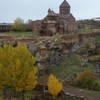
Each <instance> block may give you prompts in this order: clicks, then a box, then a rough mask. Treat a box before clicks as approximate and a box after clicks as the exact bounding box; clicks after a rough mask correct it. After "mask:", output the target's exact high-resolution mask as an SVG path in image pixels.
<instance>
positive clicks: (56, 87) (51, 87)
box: [48, 74, 62, 96]
mask: <svg viewBox="0 0 100 100" xmlns="http://www.w3.org/2000/svg"><path fill="white" fill-rule="evenodd" d="M61 90H62V83H60V82H59V81H58V79H57V78H56V77H55V76H54V75H53V74H51V75H50V76H49V79H48V92H49V93H50V94H51V95H53V96H57V95H58V94H59V93H60V92H61Z"/></svg>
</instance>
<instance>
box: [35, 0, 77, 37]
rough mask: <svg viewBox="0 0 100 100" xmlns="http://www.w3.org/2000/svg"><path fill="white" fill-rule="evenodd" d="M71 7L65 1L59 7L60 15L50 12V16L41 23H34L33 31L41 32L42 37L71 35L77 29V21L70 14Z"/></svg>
mask: <svg viewBox="0 0 100 100" xmlns="http://www.w3.org/2000/svg"><path fill="white" fill-rule="evenodd" d="M70 8H71V7H70V5H69V3H68V2H67V1H66V0H64V1H63V3H62V4H61V5H60V7H59V13H58V14H57V13H55V12H54V11H53V10H51V9H49V10H48V15H47V16H46V17H45V18H44V19H43V20H40V21H34V22H33V31H37V30H38V31H39V32H40V34H41V35H47V36H48V35H53V34H55V33H66V34H67V33H70V32H74V31H75V30H76V29H77V26H76V20H75V18H74V16H73V15H72V14H71V13H70Z"/></svg>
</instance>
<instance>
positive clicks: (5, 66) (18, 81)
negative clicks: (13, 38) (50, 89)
mask: <svg viewBox="0 0 100 100" xmlns="http://www.w3.org/2000/svg"><path fill="white" fill-rule="evenodd" d="M35 61H36V60H35V57H33V56H32V55H31V53H30V52H29V51H28V49H27V48H26V46H25V45H22V44H21V45H19V46H17V47H16V48H14V47H12V46H11V45H5V46H4V47H3V48H0V88H1V89H4V88H11V89H15V90H17V91H26V90H32V89H33V88H35V86H36V85H37V76H36V73H37V71H38V70H37V67H35V66H34V64H35Z"/></svg>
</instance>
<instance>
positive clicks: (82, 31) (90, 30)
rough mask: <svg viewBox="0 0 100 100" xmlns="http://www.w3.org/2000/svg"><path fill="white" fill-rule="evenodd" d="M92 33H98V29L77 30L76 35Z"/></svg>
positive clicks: (99, 30)
mask: <svg viewBox="0 0 100 100" xmlns="http://www.w3.org/2000/svg"><path fill="white" fill-rule="evenodd" d="M92 32H100V29H91V28H83V29H78V30H77V32H76V33H78V34H87V33H92Z"/></svg>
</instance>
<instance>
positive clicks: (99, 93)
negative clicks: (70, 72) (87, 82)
mask: <svg viewBox="0 0 100 100" xmlns="http://www.w3.org/2000/svg"><path fill="white" fill-rule="evenodd" d="M74 90H77V91H81V92H83V93H85V94H87V95H89V96H95V97H100V91H93V90H87V89H80V88H74Z"/></svg>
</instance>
